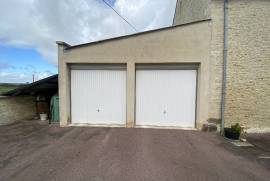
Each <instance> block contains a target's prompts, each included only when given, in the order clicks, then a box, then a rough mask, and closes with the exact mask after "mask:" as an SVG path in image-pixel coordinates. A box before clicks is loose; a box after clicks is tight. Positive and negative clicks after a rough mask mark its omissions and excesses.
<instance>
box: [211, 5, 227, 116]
mask: <svg viewBox="0 0 270 181" xmlns="http://www.w3.org/2000/svg"><path fill="white" fill-rule="evenodd" d="M210 7H211V9H210V12H211V24H212V26H211V27H212V28H211V49H210V75H211V76H210V90H211V91H210V95H209V97H210V98H209V99H210V101H209V117H210V118H215V119H220V115H221V114H220V112H221V92H222V72H223V32H224V28H223V20H224V17H223V0H213V1H211V4H210Z"/></svg>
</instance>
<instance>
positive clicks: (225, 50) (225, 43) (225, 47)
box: [220, 0, 229, 135]
mask: <svg viewBox="0 0 270 181" xmlns="http://www.w3.org/2000/svg"><path fill="white" fill-rule="evenodd" d="M228 3H229V0H224V31H223V33H224V36H223V78H222V95H221V130H220V131H221V134H222V135H223V133H224V127H225V118H224V113H225V98H226V84H227V53H228Z"/></svg>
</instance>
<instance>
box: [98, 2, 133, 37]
mask: <svg viewBox="0 0 270 181" xmlns="http://www.w3.org/2000/svg"><path fill="white" fill-rule="evenodd" d="M102 1H103V2H104V3H105V4H106V5H107V6H109V7H110V8H111V9H112V10H113V11H114V12H115V13H116V14H117V15H118V16H119V17H120V18H122V19H123V20H124V21H125V22H126V23H127V24H128V25H129V26H130V27H131V28H132V29H133V30H134V31H136V32H138V30H137V29H136V28H135V27H134V26H133V25H132V24H131V23H130V22H128V20H126V19H125V18H124V17H123V16H121V14H119V13H118V12H117V11H116V10H115V9H114V8H113V7H112V6H111V5H110V4H109V3H107V2H106V1H105V0H102Z"/></svg>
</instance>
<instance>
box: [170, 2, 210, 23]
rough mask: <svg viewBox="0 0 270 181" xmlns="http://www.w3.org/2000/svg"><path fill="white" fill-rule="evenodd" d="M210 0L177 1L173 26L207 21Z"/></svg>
mask: <svg viewBox="0 0 270 181" xmlns="http://www.w3.org/2000/svg"><path fill="white" fill-rule="evenodd" d="M210 2H211V0H178V1H177V5H176V10H175V16H174V20H173V24H174V25H180V24H184V23H190V22H194V21H200V20H205V19H209V18H210V17H211V13H210V9H211V7H210Z"/></svg>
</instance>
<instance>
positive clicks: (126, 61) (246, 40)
mask: <svg viewBox="0 0 270 181" xmlns="http://www.w3.org/2000/svg"><path fill="white" fill-rule="evenodd" d="M198 2H199V3H198ZM269 8H270V2H269V1H266V0H259V1H255V0H247V1H246V0H232V1H229V15H228V17H229V25H228V26H229V29H228V45H229V47H228V64H227V77H226V78H227V87H226V99H225V124H226V126H229V125H231V124H234V123H237V122H238V123H240V124H242V125H243V126H245V127H246V128H248V129H249V130H252V131H258V130H268V129H270V122H269V120H270V111H269V110H270V109H269V108H270V95H269V93H270V90H269V89H270V82H269V81H270V73H269V72H270V60H269V58H270V48H269V46H270V38H269V36H270V28H269V27H270V25H269V22H270V21H269V20H270V12H269V11H268V9H269ZM190 12H192V13H190ZM257 19H260V21H256V20H257ZM223 20H224V1H222V0H212V1H211V0H203V1H196V0H178V3H177V8H176V13H175V18H174V25H173V26H172V27H168V28H164V29H159V30H154V31H149V32H144V33H139V34H135V35H130V36H125V37H118V38H113V39H109V40H103V41H98V42H92V43H88V44H82V45H75V46H70V45H68V44H66V43H64V42H58V59H59V60H58V61H59V96H60V124H61V125H62V126H67V125H70V124H72V123H73V121H74V120H72V115H71V113H72V101H71V99H72V98H71V97H72V94H71V92H72V90H71V79H72V75H71V72H72V69H73V67H74V66H75V67H76V66H86V67H87V66H88V67H89V66H90V67H91V66H96V65H100V66H106V65H117V64H122V65H124V67H125V70H126V124H125V125H122V126H126V127H136V126H137V125H136V102H137V98H136V96H137V95H136V84H137V82H136V78H137V70H138V67H140V66H141V65H143V66H146V65H147V66H152V67H158V68H157V69H162V67H173V66H175V67H182V68H180V69H188V70H189V69H194V70H196V71H197V79H196V81H197V82H196V102H195V107H196V108H195V111H194V112H195V123H196V124H195V126H194V127H196V128H200V127H201V125H202V124H203V123H206V122H207V121H208V120H209V119H215V120H219V119H220V118H221V116H220V115H221V91H222V79H223V77H222V75H223V43H224V39H223V38H224V36H223V32H224V24H223ZM255 27H256V28H255ZM104 50H106V51H104ZM183 67H193V68H183ZM73 92H74V91H73ZM98 111H99V109H98ZM165 113H166V111H165V110H164V114H165ZM153 114H155V113H154V112H153ZM168 114H169V113H168ZM89 119H90V118H89ZM90 122H91V121H90ZM93 126H95V125H93ZM106 126H108V125H106ZM172 127H173V126H172ZM180 127H181V126H180Z"/></svg>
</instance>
